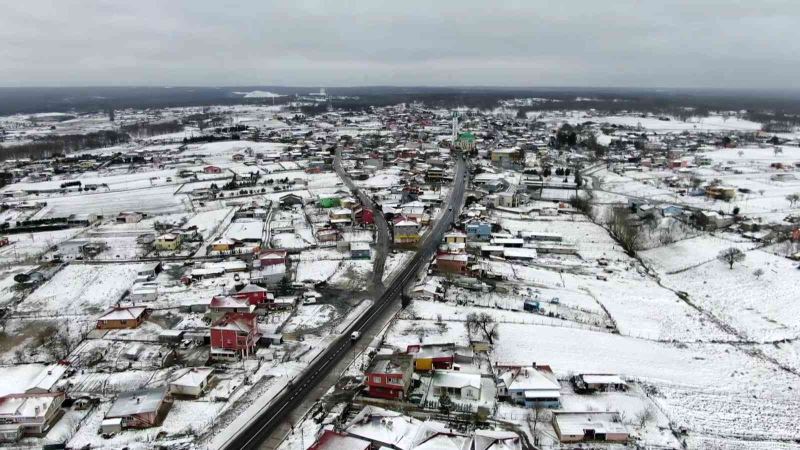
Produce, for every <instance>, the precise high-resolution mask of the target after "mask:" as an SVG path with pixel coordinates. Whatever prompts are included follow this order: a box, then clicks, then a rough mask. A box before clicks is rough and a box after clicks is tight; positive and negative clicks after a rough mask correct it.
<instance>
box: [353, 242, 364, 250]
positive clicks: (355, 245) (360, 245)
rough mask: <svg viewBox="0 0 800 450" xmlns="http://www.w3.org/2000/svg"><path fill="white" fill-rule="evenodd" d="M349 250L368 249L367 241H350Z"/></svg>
mask: <svg viewBox="0 0 800 450" xmlns="http://www.w3.org/2000/svg"><path fill="white" fill-rule="evenodd" d="M350 250H369V242H351V243H350Z"/></svg>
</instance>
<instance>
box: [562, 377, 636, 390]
mask: <svg viewBox="0 0 800 450" xmlns="http://www.w3.org/2000/svg"><path fill="white" fill-rule="evenodd" d="M570 381H571V382H572V385H573V386H574V387H575V392H579V393H584V392H587V393H588V392H609V391H625V390H627V389H628V383H626V382H625V380H623V379H622V377H620V376H619V375H614V374H608V373H581V374H578V375H575V376H573V377H572V378H571V379H570Z"/></svg>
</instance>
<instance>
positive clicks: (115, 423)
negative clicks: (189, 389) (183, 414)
mask: <svg viewBox="0 0 800 450" xmlns="http://www.w3.org/2000/svg"><path fill="white" fill-rule="evenodd" d="M171 406H172V397H171V396H170V394H169V390H168V389H167V387H166V386H162V387H157V388H150V389H139V390H136V391H130V392H123V393H121V394H119V395H118V396H117V399H116V400H115V401H114V403H113V404H112V405H111V408H109V410H108V412H107V413H106V416H105V420H103V422H102V425H101V428H102V429H103V430H104V432H107V431H111V430H114V429H117V428H118V429H121V430H124V429H126V428H150V427H155V426H158V425H160V424H161V422H163V421H164V418H165V417H166V416H167V412H168V411H169V408H170V407H171Z"/></svg>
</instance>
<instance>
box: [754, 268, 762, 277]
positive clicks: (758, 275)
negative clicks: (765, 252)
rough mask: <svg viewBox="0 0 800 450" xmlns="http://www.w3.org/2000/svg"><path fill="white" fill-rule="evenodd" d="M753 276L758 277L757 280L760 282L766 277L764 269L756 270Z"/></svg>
mask: <svg viewBox="0 0 800 450" xmlns="http://www.w3.org/2000/svg"><path fill="white" fill-rule="evenodd" d="M753 275H754V276H755V277H756V280H758V279H759V278H761V276H762V275H764V269H761V268H758V269H756V270H754V271H753Z"/></svg>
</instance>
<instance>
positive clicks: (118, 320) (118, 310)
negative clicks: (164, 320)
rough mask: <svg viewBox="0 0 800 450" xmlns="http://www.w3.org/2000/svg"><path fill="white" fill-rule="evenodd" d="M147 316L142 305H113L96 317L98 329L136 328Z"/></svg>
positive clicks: (145, 309)
mask: <svg viewBox="0 0 800 450" xmlns="http://www.w3.org/2000/svg"><path fill="white" fill-rule="evenodd" d="M146 317H147V308H146V307H144V306H115V307H113V308H111V309H110V310H108V311H106V312H105V313H103V315H102V316H100V317H99V318H98V319H97V328H98V329H99V330H114V329H125V328H136V327H138V326H139V325H141V324H142V322H144V319H145V318H146Z"/></svg>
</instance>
